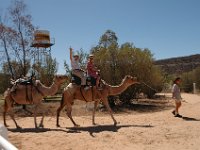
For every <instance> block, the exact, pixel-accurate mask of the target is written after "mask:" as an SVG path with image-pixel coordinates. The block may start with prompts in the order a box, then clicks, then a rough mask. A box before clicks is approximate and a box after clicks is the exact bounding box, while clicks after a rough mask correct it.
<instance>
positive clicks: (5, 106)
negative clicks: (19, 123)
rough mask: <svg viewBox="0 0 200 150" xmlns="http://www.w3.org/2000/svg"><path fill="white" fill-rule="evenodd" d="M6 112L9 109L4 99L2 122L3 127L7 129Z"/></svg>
mask: <svg viewBox="0 0 200 150" xmlns="http://www.w3.org/2000/svg"><path fill="white" fill-rule="evenodd" d="M8 110H9V107H8V104H7V102H6V99H5V103H4V112H3V121H4V126H5V127H8V125H7V123H6V113H7V112H8Z"/></svg>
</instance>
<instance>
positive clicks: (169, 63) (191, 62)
mask: <svg viewBox="0 0 200 150" xmlns="http://www.w3.org/2000/svg"><path fill="white" fill-rule="evenodd" d="M154 64H155V65H157V66H159V67H161V69H162V70H163V71H165V72H166V73H168V74H177V73H178V74H180V73H184V72H189V71H192V70H194V69H196V68H197V67H200V54H196V55H190V56H184V57H176V58H168V59H162V60H156V61H155V62H154Z"/></svg>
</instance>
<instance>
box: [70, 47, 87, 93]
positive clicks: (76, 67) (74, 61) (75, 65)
mask: <svg viewBox="0 0 200 150" xmlns="http://www.w3.org/2000/svg"><path fill="white" fill-rule="evenodd" d="M69 50H70V60H71V68H72V74H74V75H76V76H78V77H79V78H81V85H82V86H85V88H84V89H85V90H87V89H88V87H87V86H86V76H85V71H84V70H83V69H81V67H80V64H79V55H78V54H77V53H76V54H74V55H73V49H72V48H71V47H70V48H69Z"/></svg>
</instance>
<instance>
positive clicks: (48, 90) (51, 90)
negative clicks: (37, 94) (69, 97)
mask: <svg viewBox="0 0 200 150" xmlns="http://www.w3.org/2000/svg"><path fill="white" fill-rule="evenodd" d="M58 87H59V85H58V84H57V83H55V82H53V84H52V85H51V86H50V87H42V90H41V91H42V93H43V95H44V96H49V95H55V94H56V92H57V91H58Z"/></svg>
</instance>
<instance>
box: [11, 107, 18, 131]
mask: <svg viewBox="0 0 200 150" xmlns="http://www.w3.org/2000/svg"><path fill="white" fill-rule="evenodd" d="M10 117H11V119H12V120H13V121H14V123H15V126H16V128H17V129H21V127H20V126H19V125H18V124H17V122H16V120H15V117H14V112H13V110H11V114H10Z"/></svg>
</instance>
